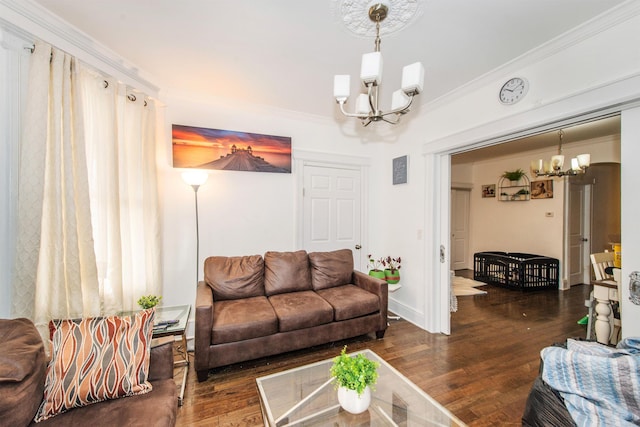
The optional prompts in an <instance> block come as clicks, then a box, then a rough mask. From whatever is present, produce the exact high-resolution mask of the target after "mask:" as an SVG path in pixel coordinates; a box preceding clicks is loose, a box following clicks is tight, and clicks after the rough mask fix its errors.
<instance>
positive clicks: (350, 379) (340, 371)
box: [331, 345, 380, 396]
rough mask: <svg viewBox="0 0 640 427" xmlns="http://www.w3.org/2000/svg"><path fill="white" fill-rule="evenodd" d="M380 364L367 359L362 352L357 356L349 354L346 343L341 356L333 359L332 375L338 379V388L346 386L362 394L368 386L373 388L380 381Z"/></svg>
mask: <svg viewBox="0 0 640 427" xmlns="http://www.w3.org/2000/svg"><path fill="white" fill-rule="evenodd" d="M378 366H380V364H379V363H378V362H374V361H373V360H369V359H367V358H366V357H365V356H364V354H362V353H360V354H357V355H356V356H355V357H351V356H349V355H348V354H347V346H346V345H345V346H344V347H343V348H342V352H341V353H340V356H336V357H335V358H334V359H333V366H331V376H332V377H334V378H335V379H336V388H337V387H345V388H348V389H349V390H354V391H356V392H357V393H358V396H360V395H361V394H362V393H363V392H364V389H365V387H366V386H370V387H371V388H373V385H374V384H375V383H376V382H377V381H378V371H377V369H378Z"/></svg>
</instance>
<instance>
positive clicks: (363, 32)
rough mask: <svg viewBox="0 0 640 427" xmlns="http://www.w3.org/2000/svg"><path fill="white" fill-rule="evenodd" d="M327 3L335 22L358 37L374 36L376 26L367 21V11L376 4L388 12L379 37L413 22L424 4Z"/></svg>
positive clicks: (390, 0)
mask: <svg viewBox="0 0 640 427" xmlns="http://www.w3.org/2000/svg"><path fill="white" fill-rule="evenodd" d="M329 1H330V4H331V9H332V11H333V14H334V16H335V19H336V21H338V22H339V23H340V24H341V25H342V26H344V28H346V29H347V30H349V31H350V32H351V33H353V34H355V35H356V36H358V37H375V36H376V26H375V24H373V25H372V22H371V19H369V9H370V8H371V7H372V6H373V5H375V4H376V3H382V4H384V5H385V6H386V8H387V10H388V11H389V12H388V14H387V15H386V17H384V18H383V19H384V27H382V28H380V35H387V34H392V33H395V32H397V31H400V30H402V29H403V28H405V27H407V26H409V25H410V24H412V23H413V22H415V21H416V20H417V19H418V18H419V17H420V16H421V15H422V12H423V4H424V0H383V1H367V0H365V1H362V0H329ZM381 20H382V19H381Z"/></svg>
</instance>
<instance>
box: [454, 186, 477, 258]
mask: <svg viewBox="0 0 640 427" xmlns="http://www.w3.org/2000/svg"><path fill="white" fill-rule="evenodd" d="M472 190H473V184H467V183H456V182H452V183H451V190H450V192H451V193H453V191H464V192H465V193H466V195H467V197H468V202H469V203H468V204H467V218H466V221H467V238H466V239H465V240H466V242H465V244H466V248H465V257H464V268H468V267H469V263H470V262H469V225H470V224H471V221H470V219H471V191H472ZM451 234H453V233H451ZM451 234H450V235H451ZM451 240H452V239H449V247H450V251H451V250H452V249H453V245H452V243H451ZM452 261H453V257H450V259H449V268H450V269H451V270H455V268H453V265H451V262H452Z"/></svg>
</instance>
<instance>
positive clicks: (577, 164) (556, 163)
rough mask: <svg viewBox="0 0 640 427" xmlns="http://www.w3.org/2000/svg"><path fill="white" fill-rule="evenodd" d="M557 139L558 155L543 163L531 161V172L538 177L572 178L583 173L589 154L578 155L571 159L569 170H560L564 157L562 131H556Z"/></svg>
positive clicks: (541, 161) (587, 164)
mask: <svg viewBox="0 0 640 427" xmlns="http://www.w3.org/2000/svg"><path fill="white" fill-rule="evenodd" d="M558 137H559V139H560V141H559V143H558V154H556V155H555V156H551V160H550V161H543V160H542V159H538V160H532V161H531V172H532V173H533V174H534V175H536V176H538V177H540V176H550V177H562V176H565V175H566V176H574V175H578V174H580V173H585V172H586V171H587V168H588V167H589V164H590V163H591V155H590V154H578V155H577V156H576V157H574V158H572V159H571V168H570V169H567V170H562V168H563V167H564V156H563V155H562V138H563V137H564V132H563V131H562V129H560V130H559V131H558Z"/></svg>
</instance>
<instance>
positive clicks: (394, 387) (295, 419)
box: [256, 349, 465, 427]
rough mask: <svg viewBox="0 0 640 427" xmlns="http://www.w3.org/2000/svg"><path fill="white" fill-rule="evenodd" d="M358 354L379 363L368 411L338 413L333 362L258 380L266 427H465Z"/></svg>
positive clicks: (396, 375) (373, 357)
mask: <svg viewBox="0 0 640 427" xmlns="http://www.w3.org/2000/svg"><path fill="white" fill-rule="evenodd" d="M358 353H363V354H364V355H365V356H366V357H367V358H369V359H371V360H374V361H377V362H379V363H380V367H379V368H378V373H379V378H378V383H377V384H376V386H375V390H374V391H372V401H371V405H370V407H369V409H368V411H366V412H365V413H364V414H361V415H351V414H348V413H346V412H344V411H343V410H342V409H341V408H340V405H339V403H338V399H337V391H336V390H335V389H334V385H333V379H332V378H331V376H330V373H329V369H330V367H331V365H332V364H333V360H332V359H328V360H323V361H320V362H316V363H312V364H309V365H305V366H301V367H298V368H293V369H289V370H287V371H283V372H278V373H275V374H271V375H266V376H263V377H260V378H256V384H257V387H258V394H259V397H260V409H261V411H262V418H263V421H264V425H265V426H272V427H273V426H277V427H283V426H311V425H325V424H326V423H330V424H332V425H333V424H335V425H341V422H342V421H344V422H347V423H351V422H356V423H357V424H358V425H389V426H395V425H407V426H411V425H421V426H422V425H428V426H444V425H446V426H464V425H465V424H464V423H463V422H462V421H460V420H459V419H458V418H456V417H455V416H454V415H453V414H451V413H450V412H449V411H448V410H447V409H445V408H444V407H443V406H442V405H440V404H439V403H438V402H437V401H435V400H434V399H433V398H432V397H431V396H429V395H428V394H426V393H425V392H424V391H422V390H421V389H420V388H419V387H418V386H416V385H415V384H414V383H412V382H411V381H409V379H407V378H406V377H405V376H404V375H402V374H401V373H400V372H398V371H397V370H396V369H395V368H393V367H392V366H391V365H389V364H388V363H387V362H386V361H385V360H384V359H382V358H381V357H380V356H378V355H377V354H376V353H374V352H373V351H371V350H368V349H367V350H362V351H359V352H355V353H351V355H352V356H353V355H355V354H358ZM389 396H392V398H390V397H389ZM358 417H359V418H358ZM336 420H338V422H336Z"/></svg>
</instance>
